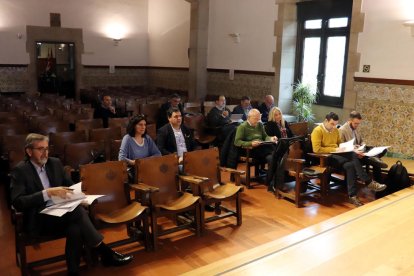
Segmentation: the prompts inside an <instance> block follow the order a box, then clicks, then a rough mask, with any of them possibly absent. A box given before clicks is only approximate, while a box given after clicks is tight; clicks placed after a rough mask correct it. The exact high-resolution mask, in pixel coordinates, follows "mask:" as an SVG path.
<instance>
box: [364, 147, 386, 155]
mask: <svg viewBox="0 0 414 276" xmlns="http://www.w3.org/2000/svg"><path fill="white" fill-rule="evenodd" d="M389 147H390V146H384V147H374V148H372V149H370V151H368V152H366V153H365V156H368V157H373V156H377V155H378V154H380V153H381V152H383V151H384V150H385V149H388V148H389Z"/></svg>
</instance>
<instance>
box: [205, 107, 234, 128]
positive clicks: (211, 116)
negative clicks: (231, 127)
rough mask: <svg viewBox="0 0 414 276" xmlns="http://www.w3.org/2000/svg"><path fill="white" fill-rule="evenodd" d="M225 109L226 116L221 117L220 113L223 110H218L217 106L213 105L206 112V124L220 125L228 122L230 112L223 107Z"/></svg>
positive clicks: (229, 121)
mask: <svg viewBox="0 0 414 276" xmlns="http://www.w3.org/2000/svg"><path fill="white" fill-rule="evenodd" d="M225 110H226V111H227V112H228V113H229V115H228V116H227V117H223V116H222V115H221V114H222V113H223V110H220V109H218V108H217V107H213V108H212V109H211V110H210V111H209V112H208V114H207V125H208V126H210V127H221V126H224V125H227V124H230V123H231V119H230V114H231V112H230V110H229V109H228V108H225Z"/></svg>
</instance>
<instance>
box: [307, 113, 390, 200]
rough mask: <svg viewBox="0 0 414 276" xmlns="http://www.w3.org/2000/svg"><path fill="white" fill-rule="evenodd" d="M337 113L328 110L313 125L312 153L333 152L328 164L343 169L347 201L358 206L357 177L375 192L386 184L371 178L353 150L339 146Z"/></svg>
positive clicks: (382, 188)
mask: <svg viewBox="0 0 414 276" xmlns="http://www.w3.org/2000/svg"><path fill="white" fill-rule="evenodd" d="M338 121H339V117H338V114H336V113H334V112H329V113H328V114H327V115H326V117H325V120H324V121H323V123H322V124H320V125H319V126H317V127H315V128H314V130H313V131H312V134H311V139H312V148H313V152H314V153H333V154H331V155H330V156H329V157H328V164H329V166H332V167H334V168H337V169H343V170H345V174H346V184H347V187H348V195H349V202H350V203H352V204H353V205H355V206H356V207H359V206H361V205H363V204H362V202H361V201H360V200H359V199H358V197H357V187H356V180H357V177H358V178H360V179H361V180H362V181H364V182H365V184H366V185H367V187H368V188H369V189H371V190H373V191H375V192H380V191H383V190H384V189H385V188H386V187H387V186H386V185H384V184H380V183H378V182H376V181H374V180H372V179H371V178H370V177H369V176H368V175H367V173H366V172H365V171H364V170H363V168H362V165H361V163H360V162H359V160H358V155H357V153H356V152H354V151H350V152H344V151H343V150H342V149H340V148H339V144H340V143H341V138H340V134H339V130H338V128H337V127H336V125H337V124H338Z"/></svg>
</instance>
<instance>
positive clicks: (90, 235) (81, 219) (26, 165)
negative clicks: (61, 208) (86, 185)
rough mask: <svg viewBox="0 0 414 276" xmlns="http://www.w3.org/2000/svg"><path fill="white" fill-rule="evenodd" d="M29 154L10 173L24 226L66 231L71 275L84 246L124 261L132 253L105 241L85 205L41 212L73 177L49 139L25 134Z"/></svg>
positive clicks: (35, 232) (107, 259) (108, 260)
mask: <svg viewBox="0 0 414 276" xmlns="http://www.w3.org/2000/svg"><path fill="white" fill-rule="evenodd" d="M25 152H26V158H25V160H24V161H22V162H20V163H19V164H18V165H17V166H16V167H15V168H14V169H13V171H12V173H11V198H12V204H13V206H14V208H16V210H17V211H21V212H23V213H24V226H25V228H26V231H27V233H29V234H30V235H32V236H33V237H36V236H41V235H52V234H55V233H64V234H65V235H66V248H65V255H66V264H67V267H68V274H69V275H77V274H78V273H79V263H80V256H81V249H82V246H83V245H85V246H89V247H91V248H96V249H98V252H99V253H100V254H101V261H102V262H103V264H104V265H115V266H117V265H123V264H126V263H129V262H130V261H131V260H132V258H133V257H132V256H131V255H128V256H126V255H121V254H119V253H117V252H115V251H113V250H112V249H110V248H109V247H108V246H107V245H105V243H104V242H103V236H102V235H101V234H100V233H99V232H98V231H97V230H96V229H95V227H94V225H93V224H92V222H91V221H90V219H89V216H88V213H87V212H86V210H85V209H84V208H83V207H82V206H78V207H77V208H76V209H75V210H73V211H72V212H68V213H66V214H65V215H63V216H62V217H55V216H51V215H46V214H41V213H40V211H41V210H42V209H44V208H45V207H46V206H47V205H48V203H49V202H50V199H51V197H52V196H56V197H61V198H67V197H68V196H69V194H70V193H71V191H70V190H69V189H68V188H67V187H68V186H70V185H72V180H71V179H70V178H69V177H68V176H67V175H66V173H65V171H64V170H63V166H62V163H61V162H60V160H59V159H57V158H54V157H48V154H49V139H48V137H46V136H43V135H40V134H35V133H31V134H29V135H28V136H27V138H26V146H25Z"/></svg>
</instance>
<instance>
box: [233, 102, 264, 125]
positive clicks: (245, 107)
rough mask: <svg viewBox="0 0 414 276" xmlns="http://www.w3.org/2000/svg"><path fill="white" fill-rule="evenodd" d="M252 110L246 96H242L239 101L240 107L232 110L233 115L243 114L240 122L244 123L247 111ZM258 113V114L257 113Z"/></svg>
mask: <svg viewBox="0 0 414 276" xmlns="http://www.w3.org/2000/svg"><path fill="white" fill-rule="evenodd" d="M251 109H252V106H251V105H250V98H249V97H248V96H243V97H242V98H241V100H240V105H238V106H236V107H235V108H234V109H233V112H232V113H233V114H243V117H242V120H243V121H246V119H247V116H248V114H249V111H250V110H251ZM259 113H260V112H259Z"/></svg>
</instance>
